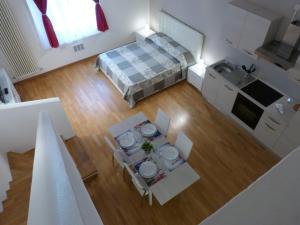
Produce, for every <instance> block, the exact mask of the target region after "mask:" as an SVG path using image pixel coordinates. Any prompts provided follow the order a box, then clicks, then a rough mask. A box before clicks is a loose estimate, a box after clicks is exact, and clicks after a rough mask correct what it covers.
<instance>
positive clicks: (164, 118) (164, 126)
mask: <svg viewBox="0 0 300 225" xmlns="http://www.w3.org/2000/svg"><path fill="white" fill-rule="evenodd" d="M170 121H171V120H170V118H169V117H168V115H167V114H166V113H165V112H163V111H162V110H161V109H158V110H157V114H156V118H155V122H154V123H155V125H156V126H157V128H158V130H159V131H160V132H161V133H162V134H163V135H164V136H167V134H168V131H169V127H170Z"/></svg>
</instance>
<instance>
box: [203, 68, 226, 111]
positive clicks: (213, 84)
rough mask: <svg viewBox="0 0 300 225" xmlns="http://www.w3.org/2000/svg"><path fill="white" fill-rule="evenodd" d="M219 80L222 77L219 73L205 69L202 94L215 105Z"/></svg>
mask: <svg viewBox="0 0 300 225" xmlns="http://www.w3.org/2000/svg"><path fill="white" fill-rule="evenodd" d="M221 81H222V78H221V77H220V76H219V75H217V74H215V73H212V72H210V71H209V70H208V71H206V73H205V77H204V81H203V86H202V95H203V96H204V98H206V100H207V101H208V102H209V103H210V104H212V105H215V101H216V98H217V95H218V91H219V88H220V86H221Z"/></svg>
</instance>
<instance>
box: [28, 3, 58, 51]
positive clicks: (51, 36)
mask: <svg viewBox="0 0 300 225" xmlns="http://www.w3.org/2000/svg"><path fill="white" fill-rule="evenodd" d="M33 1H34V3H35V4H36V6H37V7H38V8H39V10H40V11H41V13H42V19H43V24H44V27H45V31H46V34H47V37H48V40H49V43H50V46H51V47H52V48H57V47H58V46H59V43H58V40H57V37H56V34H55V31H54V29H53V26H52V23H51V20H50V19H49V17H48V16H47V15H46V13H47V0H33Z"/></svg>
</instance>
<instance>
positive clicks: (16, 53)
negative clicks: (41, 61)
mask: <svg viewBox="0 0 300 225" xmlns="http://www.w3.org/2000/svg"><path fill="white" fill-rule="evenodd" d="M0 48H1V51H2V52H3V55H4V56H5V57H6V60H7V63H8V64H9V66H10V67H11V68H10V69H11V71H12V73H13V74H11V78H12V80H13V81H14V82H16V81H20V80H24V79H26V78H28V77H30V76H32V75H33V74H34V73H36V72H38V70H39V68H38V67H37V61H36V59H35V57H34V56H33V54H32V53H31V51H30V49H29V47H28V46H27V45H26V43H25V40H24V37H23V35H22V33H21V30H20V28H19V26H18V24H17V23H16V21H15V19H14V15H13V14H12V12H11V10H10V8H9V6H8V4H7V2H6V1H5V0H0Z"/></svg>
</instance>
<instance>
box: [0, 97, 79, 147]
mask: <svg viewBox="0 0 300 225" xmlns="http://www.w3.org/2000/svg"><path fill="white" fill-rule="evenodd" d="M41 111H49V113H50V115H51V116H52V118H53V121H54V124H55V128H56V130H57V132H58V133H59V134H60V135H62V136H63V137H64V138H65V139H69V138H71V137H72V136H74V133H73V130H72V127H71V124H70V122H69V120H68V118H67V115H66V113H65V111H64V109H63V107H62V104H61V102H60V100H59V98H51V99H44V100H38V101H29V102H22V103H16V104H7V105H0V124H1V125H0V134H1V135H0V143H1V144H0V153H1V152H2V153H3V152H8V151H13V152H25V151H28V150H31V149H33V148H34V146H35V138H36V129H37V124H38V115H39V113H40V112H41Z"/></svg>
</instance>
